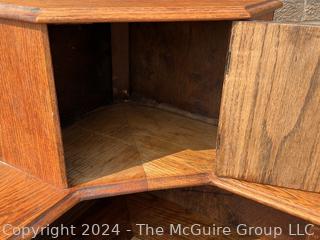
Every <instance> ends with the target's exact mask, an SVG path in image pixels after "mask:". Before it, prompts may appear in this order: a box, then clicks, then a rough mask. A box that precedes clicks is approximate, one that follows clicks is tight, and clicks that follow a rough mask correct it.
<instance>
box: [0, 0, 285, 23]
mask: <svg viewBox="0 0 320 240" xmlns="http://www.w3.org/2000/svg"><path fill="white" fill-rule="evenodd" d="M280 6H281V2H280V1H278V0H241V1H236V0H223V1H222V0H219V1H211V0H198V1H195V0H178V1H177V0H160V1H153V0H142V1H141V0H139V1H133V0H125V1H118V0H107V1H104V0H93V1H85V0H81V1H75V0H48V1H42V0H28V1H23V0H6V1H0V17H1V18H11V19H19V20H24V21H30V22H39V23H71V22H72V23H76V22H137V21H138V22H149V21H188V20H193V21H199V20H231V19H248V18H253V17H256V16H260V15H264V14H268V13H270V12H273V11H274V10H275V9H276V8H279V7H280Z"/></svg>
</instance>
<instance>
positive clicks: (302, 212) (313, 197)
mask: <svg viewBox="0 0 320 240" xmlns="http://www.w3.org/2000/svg"><path fill="white" fill-rule="evenodd" d="M210 184H211V185H213V186H216V187H219V188H222V189H225V190H227V191H230V192H232V193H234V194H237V195H240V196H242V197H245V198H248V199H251V200H253V201H256V202H259V203H261V204H263V205H266V206H269V207H272V208H274V209H278V210H280V211H282V212H286V213H288V214H291V215H293V216H296V217H299V218H301V219H304V220H307V221H310V222H312V223H314V224H318V225H319V224H320V205H319V202H320V194H318V193H312V192H305V191H300V190H294V189H288V188H282V187H274V186H269V185H263V184H256V183H249V182H245V181H240V180H236V179H231V178H219V177H217V176H215V175H214V174H212V175H211V183H210Z"/></svg>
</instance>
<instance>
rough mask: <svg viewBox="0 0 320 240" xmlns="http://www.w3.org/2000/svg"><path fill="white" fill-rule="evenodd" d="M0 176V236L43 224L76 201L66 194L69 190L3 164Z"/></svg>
mask: <svg viewBox="0 0 320 240" xmlns="http://www.w3.org/2000/svg"><path fill="white" fill-rule="evenodd" d="M0 176H1V181H0V209H1V215H0V239H8V238H9V237H11V236H13V230H14V229H15V228H22V227H30V228H31V227H33V228H34V229H37V228H38V227H39V228H40V227H43V226H46V225H47V224H49V223H51V222H52V221H54V220H55V219H57V218H58V217H59V216H61V215H62V214H63V213H64V212H66V211H67V210H69V209H70V208H71V207H73V206H74V205H75V204H76V203H77V202H78V200H79V199H78V198H77V197H76V196H73V195H69V190H61V189H58V188H55V187H53V186H52V185H49V184H47V183H45V182H43V181H41V180H39V179H37V178H34V177H32V176H30V175H28V174H26V173H23V172H22V171H20V170H17V169H14V168H12V167H9V166H8V165H6V164H3V163H0ZM16 237H17V236H16ZM20 237H22V236H21V235H20V236H19V239H22V238H20ZM24 237H26V238H29V237H30V235H27V236H24Z"/></svg>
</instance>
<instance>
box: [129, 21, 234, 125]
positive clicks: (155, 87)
mask: <svg viewBox="0 0 320 240" xmlns="http://www.w3.org/2000/svg"><path fill="white" fill-rule="evenodd" d="M230 31H231V22H227V21H220V22H183V23H132V24H130V64H131V65H130V80H131V82H130V83H131V85H130V88H131V93H132V96H133V97H135V98H137V99H139V98H147V99H153V100H155V101H157V102H158V103H165V104H169V105H172V106H174V107H176V108H179V109H182V110H186V111H188V112H192V113H196V114H200V115H203V116H206V117H210V118H215V119H218V116H219V106H220V99H221V94H222V83H223V79H224V69H225V64H226V56H227V50H228V42H229V35H230Z"/></svg>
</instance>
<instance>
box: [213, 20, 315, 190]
mask: <svg viewBox="0 0 320 240" xmlns="http://www.w3.org/2000/svg"><path fill="white" fill-rule="evenodd" d="M230 51H231V58H230V65H229V70H228V71H227V74H226V78H225V85H224V89H223V98H222V105H221V115H220V119H219V120H220V123H219V135H220V141H218V142H220V147H219V150H218V163H217V174H218V175H219V176H227V177H235V178H239V179H244V180H248V181H254V182H259V183H264V184H271V185H277V186H283V187H289V188H295V189H301V190H309V191H316V192H319V191H320V177H319V176H320V28H319V27H316V26H307V25H305V26H301V25H300V26H299V25H288V24H277V23H258V22H256V23H254V22H239V23H236V24H235V25H234V27H233V32H232V42H231V45H230Z"/></svg>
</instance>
